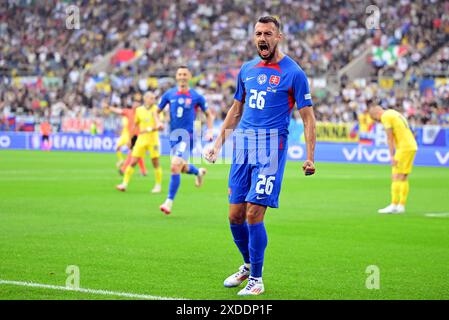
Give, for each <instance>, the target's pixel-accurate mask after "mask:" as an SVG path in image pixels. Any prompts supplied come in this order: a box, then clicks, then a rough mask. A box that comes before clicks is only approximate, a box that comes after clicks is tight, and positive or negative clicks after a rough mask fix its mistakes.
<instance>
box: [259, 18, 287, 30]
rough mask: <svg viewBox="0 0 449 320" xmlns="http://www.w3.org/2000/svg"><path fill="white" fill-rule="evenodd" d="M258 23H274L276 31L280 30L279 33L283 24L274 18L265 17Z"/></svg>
mask: <svg viewBox="0 0 449 320" xmlns="http://www.w3.org/2000/svg"><path fill="white" fill-rule="evenodd" d="M257 22H260V23H270V22H271V23H273V24H274V25H275V26H276V29H278V31H280V30H281V23H280V22H279V20H278V19H277V18H276V17H274V16H263V17H260V18H259V20H257Z"/></svg>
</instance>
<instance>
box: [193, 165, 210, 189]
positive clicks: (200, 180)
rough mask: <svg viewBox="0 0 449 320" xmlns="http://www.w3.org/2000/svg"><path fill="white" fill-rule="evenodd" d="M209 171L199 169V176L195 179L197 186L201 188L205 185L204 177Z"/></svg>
mask: <svg viewBox="0 0 449 320" xmlns="http://www.w3.org/2000/svg"><path fill="white" fill-rule="evenodd" d="M206 173H207V170H206V169H205V168H199V169H198V175H197V176H196V177H195V186H196V187H198V188H199V187H201V185H202V184H203V177H204V176H205V175H206Z"/></svg>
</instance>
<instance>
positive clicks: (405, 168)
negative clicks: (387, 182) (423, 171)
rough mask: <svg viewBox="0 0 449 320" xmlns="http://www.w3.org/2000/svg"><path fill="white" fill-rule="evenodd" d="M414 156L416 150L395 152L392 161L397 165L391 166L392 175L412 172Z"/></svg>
mask: <svg viewBox="0 0 449 320" xmlns="http://www.w3.org/2000/svg"><path fill="white" fill-rule="evenodd" d="M415 155H416V150H396V153H395V154H394V160H396V161H397V162H398V163H397V164H396V165H395V166H393V169H392V174H409V173H410V172H412V167H413V160H415Z"/></svg>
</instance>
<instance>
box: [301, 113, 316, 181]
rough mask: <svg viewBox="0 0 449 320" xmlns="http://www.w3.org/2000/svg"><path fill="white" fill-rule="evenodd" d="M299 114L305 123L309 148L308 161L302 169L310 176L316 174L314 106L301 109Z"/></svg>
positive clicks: (305, 134)
mask: <svg viewBox="0 0 449 320" xmlns="http://www.w3.org/2000/svg"><path fill="white" fill-rule="evenodd" d="M299 114H300V115H301V118H302V121H303V123H304V136H305V140H306V148H307V159H306V161H304V164H303V166H302V169H303V170H304V174H305V175H306V176H309V175H312V174H314V173H315V164H314V163H315V144H316V129H315V128H316V120H315V114H314V112H313V107H312V106H308V107H303V108H301V109H299Z"/></svg>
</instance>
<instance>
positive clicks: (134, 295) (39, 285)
mask: <svg viewBox="0 0 449 320" xmlns="http://www.w3.org/2000/svg"><path fill="white" fill-rule="evenodd" d="M2 284H7V285H8V284H9V285H13V286H21V287H34V288H43V289H52V290H62V291H72V292H82V293H90V294H98V295H107V296H119V297H126V298H137V299H146V300H187V299H184V298H171V297H160V296H152V295H148V294H137V293H126V292H115V291H107V290H95V289H84V288H79V289H72V288H67V287H63V286H54V285H49V284H42V283H34V282H24V281H12V280H1V279H0V285H2Z"/></svg>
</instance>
